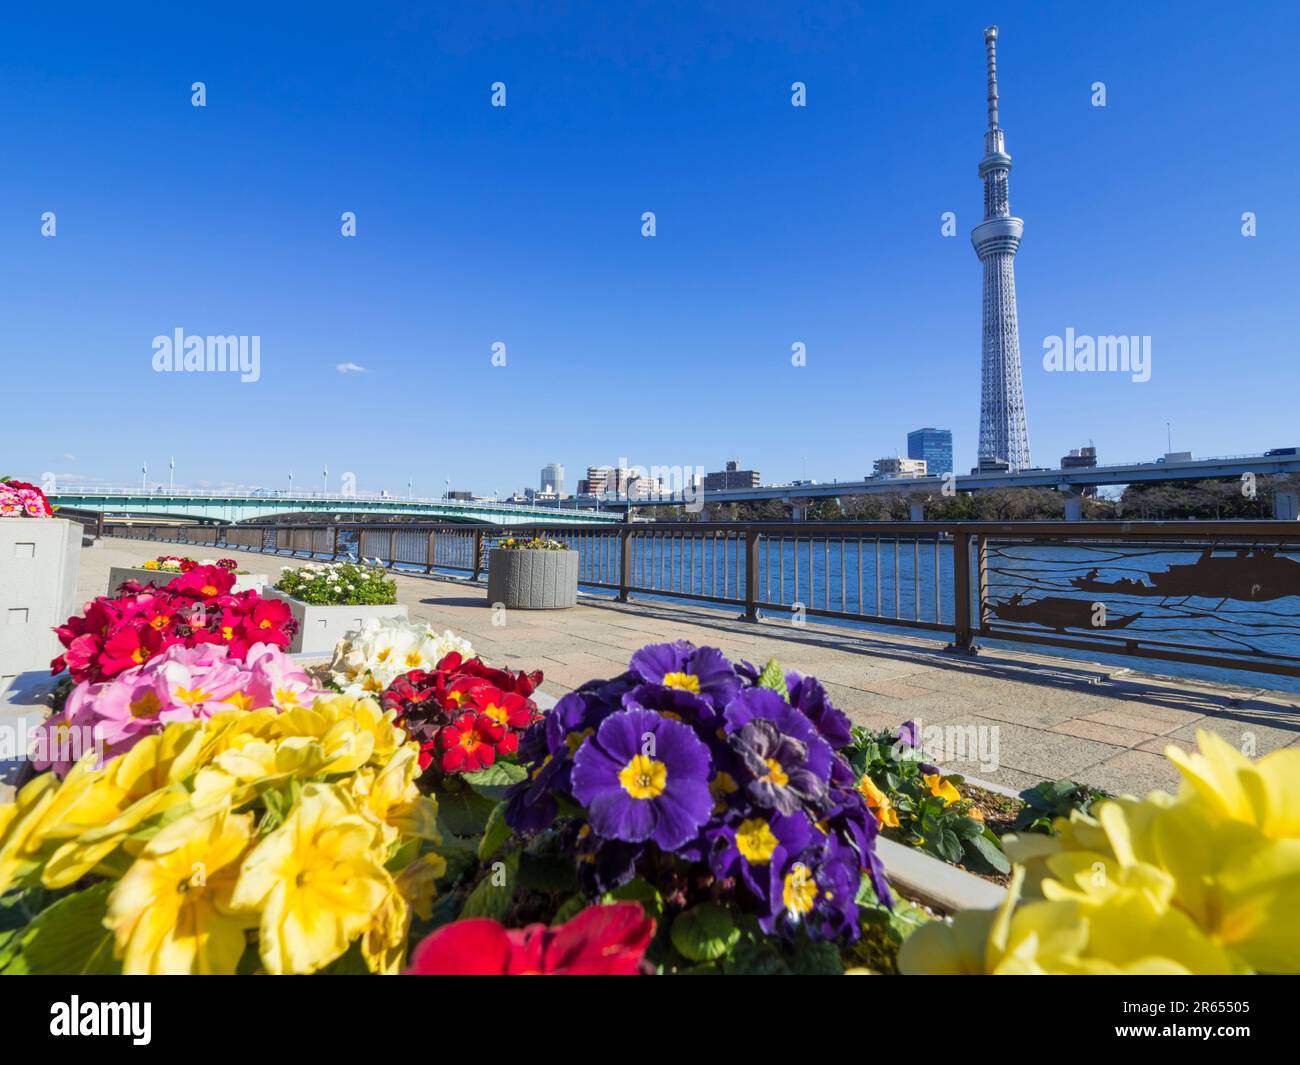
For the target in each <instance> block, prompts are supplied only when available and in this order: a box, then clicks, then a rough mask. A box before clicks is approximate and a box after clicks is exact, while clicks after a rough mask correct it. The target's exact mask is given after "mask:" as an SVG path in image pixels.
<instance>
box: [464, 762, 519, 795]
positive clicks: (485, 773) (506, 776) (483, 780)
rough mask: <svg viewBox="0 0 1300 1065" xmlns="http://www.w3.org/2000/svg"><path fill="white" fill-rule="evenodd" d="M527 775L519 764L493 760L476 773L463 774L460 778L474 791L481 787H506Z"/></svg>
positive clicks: (479, 789)
mask: <svg viewBox="0 0 1300 1065" xmlns="http://www.w3.org/2000/svg"><path fill="white" fill-rule="evenodd" d="M527 776H528V770H527V769H525V768H524V767H523V766H521V765H514V764H512V763H510V762H494V763H493V764H492V765H490V766H488V767H487V768H486V769H480V770H479V771H478V772H477V773H466V774H464V776H463V777H462V779H463V780H464V781H465V783H466V784H468V785H469V786H470V787H471V788H473V789H474V790H475V791H481V790H482V789H483V788H508V787H510V785H511V784H518V783H519V781H521V780H523V779H525V778H526V777H527Z"/></svg>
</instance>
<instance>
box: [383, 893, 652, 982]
mask: <svg viewBox="0 0 1300 1065" xmlns="http://www.w3.org/2000/svg"><path fill="white" fill-rule="evenodd" d="M654 933H655V923H654V919H653V918H650V917H647V916H646V915H645V911H644V910H642V909H641V904H640V903H637V902H616V903H614V904H612V905H610V906H590V907H588V908H587V909H585V910H583V911H582V912H581V913H579V914H578V915H577V916H576V917H574V918H573V919H572V920H569V921H566V922H565V923H564V924H562V925H560V926H558V927H555V928H547V927H546V925H542V924H530V925H529V926H528V927H527V928H511V929H506V928H502V927H501V925H499V924H497V922H496V921H491V920H488V919H487V918H486V917H472V918H469V919H468V920H464V921H456V922H454V923H452V924H449V925H443V927H441V928H439V929H438V930H437V931H436V932H434V933H432V934H431V935H429V936H427V937H425V938H424V939H423V940H421V942H420V945H419V946H417V947H416V948H415V950H414V951H413V952H412V954H411V967H410V968H409V969H408V970H407V973H408V974H411V975H415V976H529V975H531V976H637V975H639V974H640V972H641V957H642V955H643V954H645V950H646V947H647V946H649V945H650V940H651V939H652V938H653V936H654Z"/></svg>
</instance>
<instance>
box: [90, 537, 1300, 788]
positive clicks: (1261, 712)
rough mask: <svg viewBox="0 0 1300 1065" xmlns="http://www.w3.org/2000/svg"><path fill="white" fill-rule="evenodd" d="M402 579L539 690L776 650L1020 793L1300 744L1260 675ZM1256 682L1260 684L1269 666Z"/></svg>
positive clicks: (413, 605)
mask: <svg viewBox="0 0 1300 1065" xmlns="http://www.w3.org/2000/svg"><path fill="white" fill-rule="evenodd" d="M163 553H171V552H170V550H169V548H168V545H166V544H147V543H143V542H139V541H127V540H106V541H104V542H103V543H102V544H101V546H99V547H95V548H88V549H86V550H84V551H83V552H82V565H81V593H82V594H83V595H84V596H85V597H86V598H90V597H91V596H94V595H101V594H103V593H104V591H105V590H106V586H107V583H108V569H109V567H110V566H111V565H115V564H116V565H122V564H124V563H131V562H139V561H143V560H144V559H146V558H152V557H154V556H156V555H158V554H163ZM175 553H178V554H190V555H191V556H193V557H196V558H198V557H203V555H204V549H203V548H200V547H181V548H180V549H179V550H177V551H176V552H175ZM239 557H240V559H241V562H242V563H243V565H244V566H245V567H246V568H247V569H249V570H251V571H253V572H265V573H267V574H269V575H270V576H271V577H272V579H275V578H276V577H277V576H278V574H279V570H280V567H281V566H283V565H286V564H293V561H292V560H290V559H286V558H276V557H273V556H268V555H252V554H241V555H240V556H239ZM299 564H300V563H299ZM397 586H398V595H399V598H400V601H401V602H403V603H406V604H407V606H408V608H409V609H410V613H411V616H412V617H415V618H418V619H420V620H422V621H427V622H428V623H430V624H431V625H435V626H437V627H438V628H450V629H453V630H455V631H456V632H458V633H460V634H461V635H463V636H465V637H467V638H468V639H469V640H471V641H472V642H473V644H474V647H475V649H476V650H477V651H478V652H479V653H480V654H482V655H484V656H485V657H486V658H488V659H490V660H492V661H494V662H497V663H500V664H503V665H508V666H510V667H512V668H515V669H521V668H528V669H541V670H542V671H543V672H544V673H545V675H546V680H545V683H544V685H543V690H544V691H547V692H549V693H551V694H552V695H557V696H558V695H562V694H564V693H565V692H567V691H570V690H572V689H573V688H575V687H577V686H578V685H579V684H581V683H583V682H584V681H586V680H589V679H591V678H593V677H609V676H612V675H614V674H616V673H618V672H620V671H621V670H622V669H624V668H625V667H626V664H627V660H628V658H629V656H630V655H631V654H632V652H633V651H635V650H636V649H637V648H639V647H641V646H642V645H644V644H646V643H651V642H656V641H663V640H678V639H683V640H690V641H692V642H694V643H697V644H711V645H714V646H717V647H720V648H721V649H722V651H723V652H724V653H726V654H727V655H728V656H731V657H733V658H737V657H738V658H745V659H748V660H749V661H751V662H754V663H755V664H758V665H760V666H761V664H762V663H763V662H765V661H766V660H767V659H768V658H770V657H773V656H775V657H776V658H777V659H778V660H779V661H780V662H781V664H782V665H783V666H785V667H786V668H787V669H797V670H799V671H800V672H803V673H811V674H813V675H815V676H816V677H818V678H819V679H820V680H821V681H822V682H823V683H824V684H825V685H826V688H827V690H828V692H829V693H830V696H831V698H832V700H833V701H834V702H835V704H836V705H837V706H839V707H840V708H842V709H843V710H844V711H845V712H846V713H847V714H848V715H849V717H850V718H852V719H853V721H854V722H855V723H857V724H861V725H866V726H868V727H872V728H883V727H892V726H895V725H898V724H900V723H901V722H903V721H907V720H914V721H919V722H920V723H921V724H922V725H923V726H925V727H929V726H940V727H942V729H943V730H944V731H945V738H946V742H948V743H949V744H951V743H953V742H957V741H959V740H960V736H961V735H965V736H966V737H968V739H969V746H968V747H967V750H966V757H955V758H949V759H948V760H946V761H945V763H944V764H945V767H946V768H948V769H949V770H951V771H953V772H965V773H968V774H969V775H972V776H976V777H980V778H983V779H985V780H990V781H994V782H996V783H999V784H1002V785H1005V786H1007V787H1011V788H1015V789H1020V788H1024V787H1028V786H1030V785H1032V784H1034V783H1037V782H1038V781H1040V780H1044V779H1059V778H1061V777H1070V778H1072V779H1075V780H1079V781H1083V782H1086V783H1089V784H1093V785H1095V786H1098V787H1102V788H1106V789H1107V790H1109V791H1113V792H1129V793H1135V794H1143V793H1145V792H1146V791H1149V790H1151V789H1152V788H1170V787H1172V786H1173V785H1174V784H1175V783H1176V781H1177V779H1178V776H1177V773H1176V772H1175V771H1174V769H1173V767H1172V766H1171V765H1170V764H1169V762H1168V761H1167V760H1166V759H1165V758H1164V757H1163V755H1162V753H1161V752H1163V751H1164V749H1165V747H1166V745H1168V744H1170V743H1173V744H1177V745H1179V746H1182V747H1189V746H1193V745H1194V738H1195V735H1196V730H1197V729H1207V730H1209V731H1212V732H1217V733H1219V734H1220V735H1222V736H1224V737H1225V738H1226V739H1228V740H1229V741H1230V742H1231V743H1234V744H1237V745H1239V746H1243V749H1246V750H1250V749H1251V748H1252V745H1253V750H1254V753H1257V754H1264V753H1267V752H1268V751H1270V750H1273V749H1275V748H1278V747H1285V746H1293V745H1300V695H1295V694H1291V693H1285V692H1273V691H1267V690H1265V689H1263V688H1262V687H1260V688H1249V689H1245V688H1228V687H1223V686H1216V685H1210V684H1201V683H1192V682H1184V681H1173V680H1167V679H1161V678H1157V677H1153V676H1147V675H1143V674H1139V673H1135V672H1131V671H1127V670H1124V669H1121V668H1118V667H1109V666H1101V665H1092V664H1089V663H1086V662H1080V661H1070V660H1063V659H1059V658H1051V657H1048V656H1044V655H1040V654H1031V653H1027V652H1026V653H1019V652H1016V653H1012V652H1005V651H992V650H985V651H983V652H981V653H980V654H979V655H975V656H964V655H954V654H951V653H948V652H946V651H944V650H943V641H938V640H928V639H923V638H916V637H912V636H902V635H894V634H892V633H888V634H880V633H876V632H868V631H865V630H854V629H847V628H843V627H830V626H820V625H815V624H808V625H805V626H802V627H795V626H793V625H791V624H789V623H788V622H785V621H781V622H777V621H767V622H759V623H753V622H746V621H742V620H739V619H737V618H736V616H735V614H734V612H731V611H722V610H714V609H703V608H698V607H692V606H679V605H675V604H674V605H669V604H663V603H658V602H634V603H631V604H626V605H625V604H619V603H616V602H610V601H607V600H604V599H596V598H585V599H583V600H581V601H580V603H579V605H578V606H577V607H576V608H573V609H571V610H565V611H556V612H550V611H539V612H529V611H510V612H509V613H508V614H507V615H506V616H505V619H504V620H505V624H504V625H502V626H494V625H493V624H492V611H491V610H490V609H489V608H488V605H487V598H486V590H485V588H484V587H482V586H478V587H476V586H474V585H471V584H469V583H468V582H466V581H462V580H456V579H450V578H448V579H438V578H435V579H429V578H424V577H413V576H406V575H403V574H401V573H398V574H397ZM1260 683H1261V685H1263V684H1266V683H1267V678H1266V677H1265V676H1264V675H1261V679H1260ZM958 726H960V727H961V733H960V734H959V732H958V729H957V727H958ZM970 726H975V730H974V731H971V730H970V728H969V727H970ZM935 735H937V734H935ZM977 744H978V745H982V746H977ZM994 744H996V748H994V746H993V745H994ZM956 753H960V752H959V751H958V752H956ZM981 754H982V755H983V757H981ZM994 754H995V757H990V756H993V755H994ZM972 756H973V757H972ZM990 762H995V763H996V764H990Z"/></svg>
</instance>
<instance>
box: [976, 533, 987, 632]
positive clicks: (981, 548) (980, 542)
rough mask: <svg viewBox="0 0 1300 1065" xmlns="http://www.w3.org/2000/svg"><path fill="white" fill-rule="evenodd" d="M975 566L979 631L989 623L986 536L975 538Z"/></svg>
mask: <svg viewBox="0 0 1300 1065" xmlns="http://www.w3.org/2000/svg"><path fill="white" fill-rule="evenodd" d="M975 565H976V567H977V571H978V574H979V631H980V632H983V631H984V629H985V628H987V627H988V623H989V606H988V604H989V541H988V537H986V536H977V537H975Z"/></svg>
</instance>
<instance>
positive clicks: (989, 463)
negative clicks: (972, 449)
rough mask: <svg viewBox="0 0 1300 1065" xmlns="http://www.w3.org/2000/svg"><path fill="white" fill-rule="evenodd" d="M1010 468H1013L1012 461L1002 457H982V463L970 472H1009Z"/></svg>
mask: <svg viewBox="0 0 1300 1065" xmlns="http://www.w3.org/2000/svg"><path fill="white" fill-rule="evenodd" d="M1010 469H1011V465H1010V463H1008V462H1005V461H1003V460H1002V459H990V458H982V459H980V464H979V465H978V466H976V467H975V468H974V469H973V470H971V471H970V472H971V473H1007V472H1008V471H1009V470H1010Z"/></svg>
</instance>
